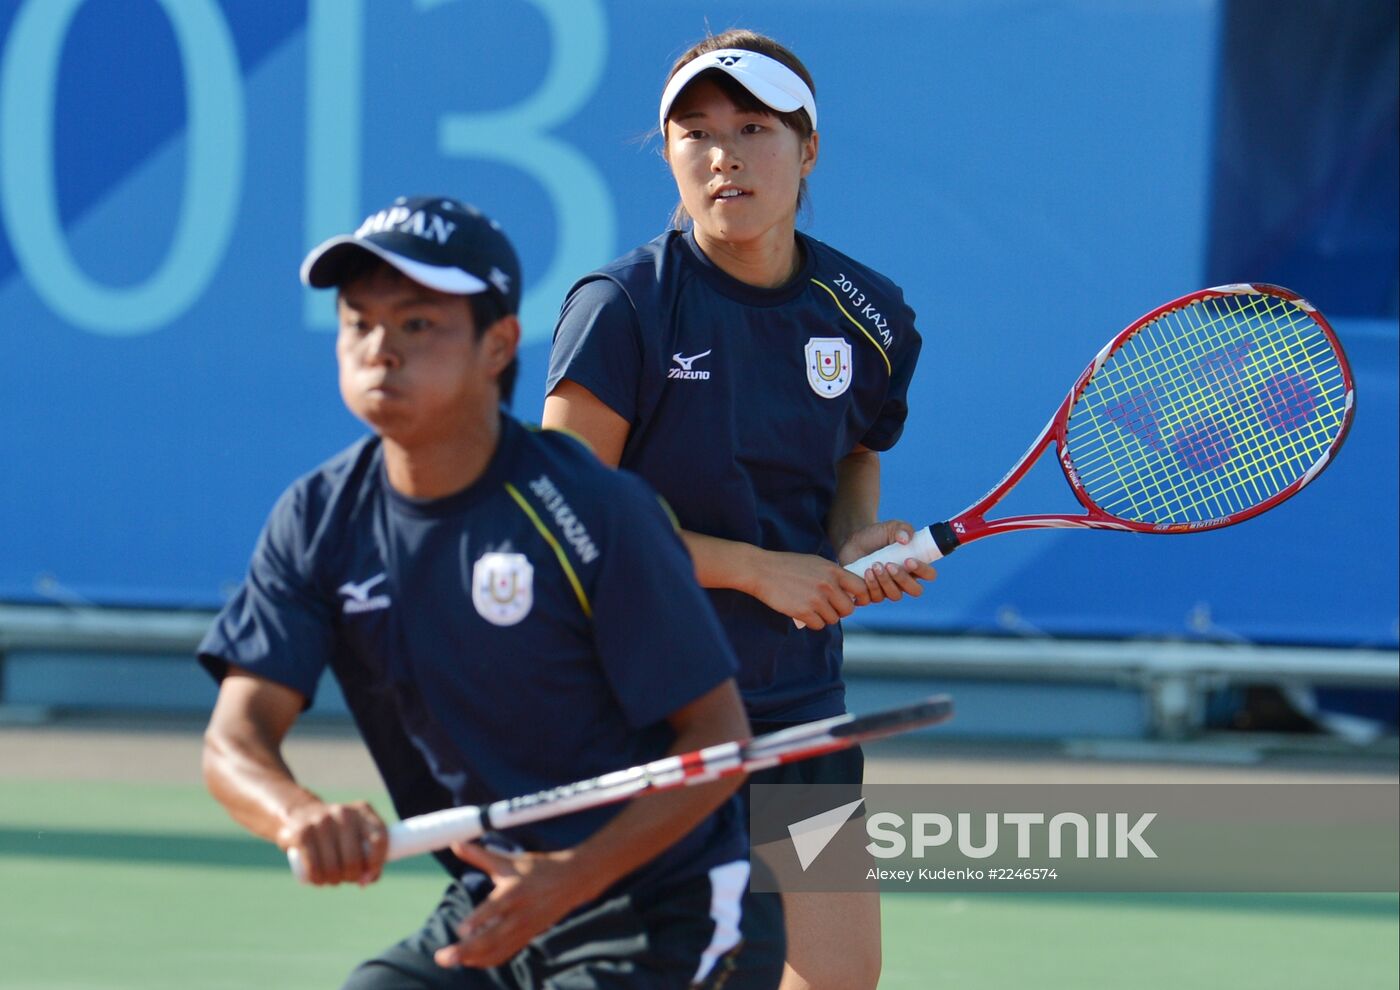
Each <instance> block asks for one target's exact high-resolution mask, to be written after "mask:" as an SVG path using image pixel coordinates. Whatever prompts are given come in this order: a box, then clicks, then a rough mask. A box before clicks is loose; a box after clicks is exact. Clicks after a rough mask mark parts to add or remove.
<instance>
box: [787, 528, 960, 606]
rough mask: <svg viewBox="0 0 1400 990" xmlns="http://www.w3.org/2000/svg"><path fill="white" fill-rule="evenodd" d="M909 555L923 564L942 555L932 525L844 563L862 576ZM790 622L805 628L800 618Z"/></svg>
mask: <svg viewBox="0 0 1400 990" xmlns="http://www.w3.org/2000/svg"><path fill="white" fill-rule="evenodd" d="M910 557H913V558H914V559H915V560H918V561H922V562H923V563H925V564H931V563H933V562H934V561H935V560H940V559H941V558H942V557H943V551H942V550H940V549H938V541H937V540H935V539H934V538H933V527H932V526H925V527H924V528H923V529H921V530H919V531H918V532H916V533H915V534H914V536H913V537H912V538H911V539H910V540H909V542H908V543H891V544H890V545H889V546H887V547H883V548H882V549H879V550H876V551H875V552H874V553H868V554H866V555H865V556H864V557H862V558H860V560H856V561H852V562H851V563H849V564H847V565H846V570H848V571H850V572H851V573H852V574H856V575H860V576H864V574H865V572H866V571H868V570H869V569H870V568H871V567H873V566H875V565H876V564H899V565H900V566H901V567H902V566H904V562H905V561H906V560H908V559H909V558H910ZM792 623H793V625H795V626H797V628H798V629H806V628H807V623H805V622H803V621H802V620H801V619H793V620H792Z"/></svg>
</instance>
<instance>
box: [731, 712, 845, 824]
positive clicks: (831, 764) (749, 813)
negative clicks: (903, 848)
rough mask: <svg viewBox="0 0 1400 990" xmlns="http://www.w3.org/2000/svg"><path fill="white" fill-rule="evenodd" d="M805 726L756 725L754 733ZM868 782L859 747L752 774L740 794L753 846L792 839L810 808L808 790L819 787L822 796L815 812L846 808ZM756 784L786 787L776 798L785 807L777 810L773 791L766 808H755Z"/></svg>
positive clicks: (784, 723) (777, 723)
mask: <svg viewBox="0 0 1400 990" xmlns="http://www.w3.org/2000/svg"><path fill="white" fill-rule="evenodd" d="M801 724H803V723H801V722H754V723H753V725H752V731H753V734H754V735H755V736H761V735H767V734H768V733H770V732H778V731H779V730H781V729H788V728H791V727H792V726H794V725H801ZM864 780H865V752H864V751H863V750H862V749H861V748H860V747H859V746H852V747H851V748H850V749H843V750H839V751H837V752H835V753H827V754H826V755H825V756H817V757H813V758H812V759H810V760H798V761H797V762H796V763H786V764H784V765H782V766H777V767H770V768H769V769H767V770H760V771H758V772H757V773H754V774H750V775H749V777H748V779H747V780H746V781H744V786H743V787H742V788H741V789H740V791H739V797H740V801H741V803H742V805H743V815H744V821H745V823H746V824H747V825H748V826H749V829H750V836H749V839H750V843H751V844H752V845H756V846H757V845H763V844H765V843H769V842H781V841H783V840H785V839H786V838H787V837H788V832H787V824H788V823H790V822H792V821H795V820H796V819H797V818H799V817H801V815H802V813H803V812H802V810H801V809H804V808H805V805H806V802H805V801H804V800H803V794H802V791H803V789H804V788H807V787H812V786H813V785H819V786H817V787H816V790H815V791H814V794H815V795H817V796H818V797H817V800H818V801H820V802H822V804H823V806H822V807H813V808H812V809H810V810H811V811H812V812H815V811H822V810H825V808H827V807H834V806H836V805H837V804H843V803H845V801H855V800H857V799H859V798H860V796H861V793H860V791H861V784H862V783H863V782H864ZM754 784H783V785H785V786H784V788H783V791H784V793H783V794H782V795H781V796H777V797H776V799H777V800H780V801H781V807H776V806H774V804H773V802H774V800H775V795H774V794H773V792H771V791H770V792H768V796H767V797H766V798H765V799H764V800H766V801H767V804H766V805H764V806H757V805H755V804H754V794H753V791H752V790H751V788H752V786H753V785H754ZM843 792H849V796H847V797H845V798H841V797H840V795H841V794H842V793H843ZM863 813H864V812H862V814H863Z"/></svg>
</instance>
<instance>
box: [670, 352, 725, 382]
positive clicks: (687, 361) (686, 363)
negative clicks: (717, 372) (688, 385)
mask: <svg viewBox="0 0 1400 990" xmlns="http://www.w3.org/2000/svg"><path fill="white" fill-rule="evenodd" d="M713 350H714V348H710V350H709V351H701V352H700V353H699V354H692V355H691V356H690V357H686V356H684V355H683V354H681V352H680V351H677V352H676V353H675V354H672V355H671V360H672V361H674V362H676V364H678V365H680V367H678V368H671V369H669V370H668V371H667V373H666V377H667V378H682V379H691V380H694V381H702V382H703V381H708V380H709V378H710V373H709V372H708V371H696V370H694V369H692V368H691V365H693V364H694V363H695V362H696V361H699V360H700V359H701V358H702V357H709V356H710V351H713Z"/></svg>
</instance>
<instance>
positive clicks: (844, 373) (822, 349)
mask: <svg viewBox="0 0 1400 990" xmlns="http://www.w3.org/2000/svg"><path fill="white" fill-rule="evenodd" d="M806 352H807V384H809V385H811V386H812V391H813V392H816V393H817V394H818V395H820V396H821V397H822V398H823V399H834V398H836V397H837V396H838V395H841V394H843V393H844V392H845V391H846V389H848V388H850V387H851V342H850V341H849V340H847V339H846V338H845V337H813V338H811V339H810V340H808V341H807V347H806Z"/></svg>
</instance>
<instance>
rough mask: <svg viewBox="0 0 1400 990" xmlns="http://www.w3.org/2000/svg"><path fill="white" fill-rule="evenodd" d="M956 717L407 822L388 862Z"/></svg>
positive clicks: (802, 733) (738, 748) (661, 766)
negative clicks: (507, 829) (520, 826)
mask: <svg viewBox="0 0 1400 990" xmlns="http://www.w3.org/2000/svg"><path fill="white" fill-rule="evenodd" d="M952 716H953V702H952V699H950V698H948V697H947V696H946V695H936V696H934V697H931V698H925V699H923V700H922V701H918V702H915V703H913V704H909V705H901V706H900V707H898V708H889V709H885V710H884V711H878V712H870V713H869V714H866V715H851V714H849V713H848V714H845V715H835V716H832V717H831V718H826V719H821V720H820V721H816V722H807V723H805V724H803V725H794V726H791V727H789V728H786V729H782V730H779V731H778V732H770V733H768V734H767V735H763V736H757V737H755V738H753V739H750V740H748V741H747V742H737V741H735V742H727V743H720V744H719V745H717V746H709V747H707V748H705V749H701V750H696V751H695V752H692V753H683V754H678V755H676V756H667V757H663V758H662V759H659V760H655V761H653V762H651V763H646V764H643V765H641V766H635V767H629V768H628V769H626V770H618V771H615V772H614V773H609V774H604V775H603V776H601V777H594V778H592V779H590V780H580V781H577V782H575V783H572V784H566V785H564V786H563V787H555V788H551V789H550V790H547V791H541V792H540V793H538V794H526V795H523V796H521V797H514V798H506V799H503V800H500V801H497V802H495V803H494V804H487V805H469V806H466V807H461V808H445V809H443V810H442V811H433V812H429V813H428V814H426V815H417V816H415V817H413V818H405V819H404V820H403V821H400V822H395V823H394V824H393V825H390V826H389V852H388V856H387V858H388V859H389V860H390V861H393V860H396V859H403V858H404V857H406V856H416V855H418V854H420V853H425V852H432V851H433V850H435V849H446V848H447V847H448V846H449V845H451V844H452V843H454V842H470V841H472V840H473V839H478V838H480V837H481V836H482V835H484V834H485V833H486V832H488V831H490V830H492V829H503V828H511V827H513V826H516V825H525V824H528V823H530V822H538V821H543V820H545V819H548V818H558V817H559V816H561V815H568V814H572V813H573V812H575V811H582V810H584V809H585V808H597V807H601V806H603V805H607V804H614V803H616V802H618V801H627V800H630V799H631V798H635V797H641V796H643V795H646V794H655V793H658V792H660V791H668V790H672V789H674V788H677V787H690V786H692V785H694V784H703V783H707V782H709V781H712V780H718V779H719V778H721V777H732V776H734V775H735V774H740V773H754V772H755V771H758V770H766V769H767V768H769V767H775V766H778V765H779V764H782V763H792V762H795V761H797V760H809V759H811V758H812V757H814V756H821V755H823V754H825V753H833V752H836V751H837V750H842V749H849V748H850V747H852V746H856V745H859V744H860V743H866V742H873V741H874V740H876V739H884V738H886V737H887V736H893V735H898V734H899V733H901V732H908V731H910V730H911V729H918V728H921V727H923V726H929V725H937V724H938V723H940V722H945V721H947V720H948V719H950V718H952ZM287 861H288V863H289V864H290V865H291V868H292V873H293V874H294V875H295V876H296V877H297V878H298V879H299V880H305V879H306V864H305V861H304V860H303V859H302V855H301V852H300V850H298V849H295V848H293V849H289V850H288V851H287Z"/></svg>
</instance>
